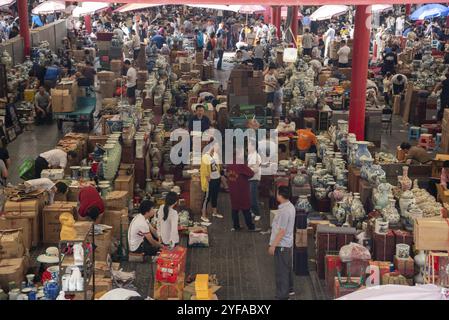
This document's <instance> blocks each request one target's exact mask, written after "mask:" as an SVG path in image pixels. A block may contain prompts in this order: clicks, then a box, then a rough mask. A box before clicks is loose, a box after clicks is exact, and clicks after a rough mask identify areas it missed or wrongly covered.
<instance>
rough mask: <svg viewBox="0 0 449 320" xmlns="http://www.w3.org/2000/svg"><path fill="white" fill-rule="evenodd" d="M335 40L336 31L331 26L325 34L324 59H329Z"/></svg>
mask: <svg viewBox="0 0 449 320" xmlns="http://www.w3.org/2000/svg"><path fill="white" fill-rule="evenodd" d="M334 39H335V29H334V28H333V26H332V25H329V29H327V31H326V33H325V34H324V57H325V58H329V54H330V45H331V41H332V40H334Z"/></svg>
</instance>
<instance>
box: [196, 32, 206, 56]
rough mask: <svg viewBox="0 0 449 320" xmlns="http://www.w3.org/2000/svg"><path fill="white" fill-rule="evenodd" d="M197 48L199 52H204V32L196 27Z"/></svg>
mask: <svg viewBox="0 0 449 320" xmlns="http://www.w3.org/2000/svg"><path fill="white" fill-rule="evenodd" d="M195 48H196V51H197V52H203V48H204V34H203V32H201V30H198V29H195Z"/></svg>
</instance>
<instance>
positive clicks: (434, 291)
mask: <svg viewBox="0 0 449 320" xmlns="http://www.w3.org/2000/svg"><path fill="white" fill-rule="evenodd" d="M337 300H449V290H448V289H445V288H442V287H438V286H436V285H434V284H425V285H416V286H401V285H396V284H387V285H383V286H374V287H368V288H366V289H362V290H358V291H355V292H353V293H350V294H347V295H345V296H343V297H340V298H338V299H337Z"/></svg>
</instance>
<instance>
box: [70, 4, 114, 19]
mask: <svg viewBox="0 0 449 320" xmlns="http://www.w3.org/2000/svg"><path fill="white" fill-rule="evenodd" d="M108 7H109V3H104V2H82V3H81V6H78V7H76V8H75V9H73V12H72V15H73V16H74V17H75V18H79V17H82V16H85V15H89V14H93V13H95V12H97V11H101V10H104V9H106V8H108Z"/></svg>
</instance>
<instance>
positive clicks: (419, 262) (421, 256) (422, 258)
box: [414, 250, 426, 284]
mask: <svg viewBox="0 0 449 320" xmlns="http://www.w3.org/2000/svg"><path fill="white" fill-rule="evenodd" d="M414 260H415V264H416V266H417V267H418V269H419V272H418V274H417V275H415V278H414V280H415V283H418V284H423V283H424V277H423V273H424V268H425V266H426V254H425V253H424V250H420V251H419V253H418V254H417V255H416V256H415V258H414Z"/></svg>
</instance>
